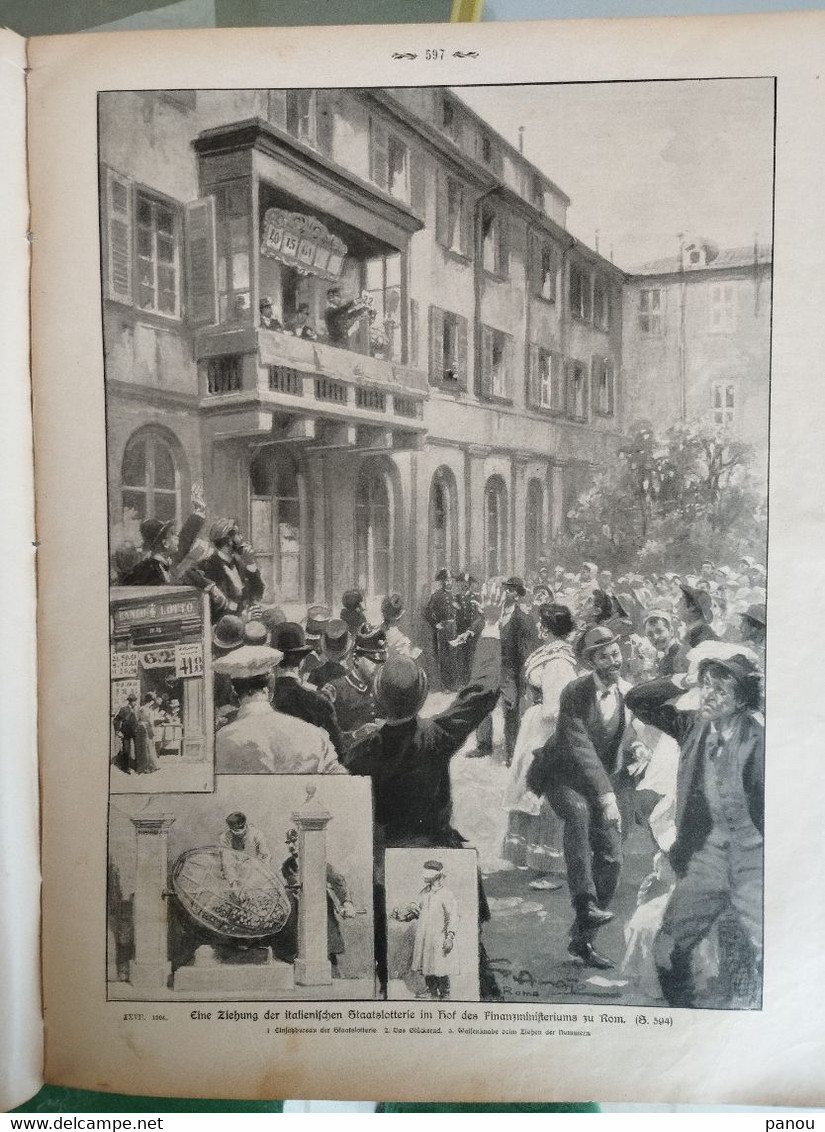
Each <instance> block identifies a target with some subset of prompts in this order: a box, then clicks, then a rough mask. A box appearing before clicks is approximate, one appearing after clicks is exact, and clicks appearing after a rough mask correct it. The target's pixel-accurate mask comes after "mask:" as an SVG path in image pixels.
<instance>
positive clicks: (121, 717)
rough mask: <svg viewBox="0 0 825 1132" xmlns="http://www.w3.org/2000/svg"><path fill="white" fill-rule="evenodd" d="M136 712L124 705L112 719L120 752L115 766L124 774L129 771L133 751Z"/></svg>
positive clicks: (136, 720) (136, 719)
mask: <svg viewBox="0 0 825 1132" xmlns="http://www.w3.org/2000/svg"><path fill="white" fill-rule="evenodd" d="M137 725H138V717H137V712H136V711H135V709H134V708H133V707H132V706H131V705H130V704H124V705H123V707H120V708H118V709H117V712H116V713H115V718H114V728H115V734H116V735H118V736H119V737H120V750H119V751H118V753H117V756H116V757H115V760H114V761H115V766H117V767H119V768H120V769H121V770H122V771H125V773H126V774H128V773H129V770H130V769H131V765H132V760H133V758H134V750H135V735H136V733H137Z"/></svg>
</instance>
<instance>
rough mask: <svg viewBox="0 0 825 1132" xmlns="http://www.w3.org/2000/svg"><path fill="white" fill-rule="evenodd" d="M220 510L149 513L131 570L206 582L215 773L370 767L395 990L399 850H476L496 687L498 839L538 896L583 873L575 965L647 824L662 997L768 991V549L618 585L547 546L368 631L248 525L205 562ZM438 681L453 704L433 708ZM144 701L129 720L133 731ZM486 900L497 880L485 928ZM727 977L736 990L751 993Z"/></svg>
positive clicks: (231, 524)
mask: <svg viewBox="0 0 825 1132" xmlns="http://www.w3.org/2000/svg"><path fill="white" fill-rule="evenodd" d="M204 526H205V508H204V507H203V506H202V505H197V506H195V508H194V509H193V515H192V516H190V518H189V519H188V520H187V523H186V524H184V529H183V530H182V531H181V534H180V536H178V535H177V534H176V532H175V531H174V529H173V526H172V525H171V524H168V523H167V524H161V523H159V522H158V521H156V520H145V521H144V523H143V524H142V525H141V535H142V542H143V546H142V549H141V551H140V552H139V553H138V552H137V551H136V552H135V554H136V555H137V557H135V556H134V555H127V554H126V553H124V552H123V551H122V548H121V553H120V554H119V555H118V554H116V563H117V568H118V579H119V580H120V581H121V582H122V583H123V584H126V585H145V584H153V585H159V584H160V585H162V584H169V583H174V582H179V583H180V582H186V583H188V584H192V585H196V586H198V587H199V588H200V589H202V590H204V591H205V592H206V593H208V595H209V600H210V607H211V611H212V625H213V627H212V643H213V666H212V667H213V672H214V702H215V713H216V726H217V733H216V739H215V754H216V770H217V772H218V773H224V774H265V773H333V774H358V775H366V776H368V777H369V778H370V779H371V780H372V785H373V794H374V806H375V874H374V875H375V913H376V915H375V921H376V962H377V972H378V980H379V985H380V987H381V989H382V991H383V992H384V993H385V992H386V980H387V970H386V929H385V925H384V918H385V915H386V906H385V892H384V876H383V853H384V850H385V849H387V848H398V847H428V848H433V849H438V848H460V847H464V846H466V844H467V841H466V840H465V838H464V837H463V836H462V834H461V833H460V832H459V831H458V830H456V829H455V828H454V826H453V798H452V783H451V776H450V762H451V759H452V758H453V756H455V755H456V754H457V753H458V752H459V750H461V749H462V748H464V747H465V745H466V744H467V741H468V740H470V739H471V737H472V736H475V740H474V742H473V744H472V746H471V749H470V750H469V751H468V752H467V755H468V757H473V758H485V757H488V758H489V757H493V755H494V742H493V738H494V734H495V732H494V728H493V723H492V713H493V710H494V708H496V705H497V704H499V703H500V707H501V713H502V715H503V734H504V741H503V748H502V754H501V758H502V761H503V762H504V763H505V765H506V768H507V771H506V783H505V787H504V792H503V799H502V805H503V808H504V810H505V811H506V829H505V830H504V833H503V843H502V850H501V854H502V857H503V858H504V859H505V860H506V861H509V862H510V863H511V865H512V866H515V867H516V868H519V869H524V870H526V873H527V876H528V878H529V879H527V880H526V883H527V884H529V886H530V887H531V888H533V889H536V890H546V891H552V890H554V889H557V888H561V887H562V886H563V884H564V883H565V882H566V885H567V887H568V890H569V893H570V896H571V901H572V923H571V927H570V932H569V939H568V945H567V956H566V960H568V961H570V962H572V963H575V964H576V965H579V966H581V967H584V968H593V969H596V970H606V969H609V968H612V967H613V966H614V965H618V960H617V957H611V956H607V955H605V954H604V953H603V952H602V951H601V950H600V949H599V947H598V946H597V937H598V933H599V931H600V930H601V928H603V927H604V925H605V924H607V923H609V922H610V921H611V920H612V919H613V917H614V912H613V911H612V910H611V905H612V903H613V900H614V897H615V894H616V892H617V889H618V886H619V883H620V880H621V879H622V876H623V858H624V848H625V845H626V842H627V840H628V838H629V837H630V836H631V835H633V834H634V833H635V832H636V831H638V830H642V831H643V833H644V835H645V836H647V837H648V838H649V847H650V874H649V876H648V877H646V879H645V881H644V882H643V884H642V885H641V888H640V891H639V897H638V908H637V909H636V912H635V913H634V914H633V915H632V916H631V917H630V919H629V922H628V923H627V924H626V925H625V938H626V942H627V951H626V955H625V957H624V962H623V966H624V970H625V973H626V974H628V975H632V976H633V977H634V978H635V979H636V980H637V981H638V982H639V983H640V984H641V985H643V986H647V987H649V988H650V993H651V994H654V995H655V996H657V997H663V998H664V999H665V1001H667V1002H668V1003H671V1004H674V1005H678V1004H681V1005H693V1004H695V1003H696V1001H697V990H696V979H697V977H703V978H704V979H705V981H707V980H708V979H709V978H710V977H711V976H712V975H713V974H717V975H719V976H720V977H721V976H722V975H724V974H725V972H727V974H728V975H729V976H730V978H729V979H728V983H729V984H730V983H731V979H733V981H734V982H736V980H737V979H738V982H736V985H737V986H738V987H740V989H741V987H743V986H745V987H747V988H750V989H748V990H747V993H746V994H745V993H744V992H743V994H744V997H747V996H748V995H750V999H751V1001H752V1000H753V996H754V994H755V993H756V992H755V991H754V990H753V988H754V987H758V985H759V975H758V970H759V963H760V956H761V894H762V871H761V870H762V832H761V831H762V825H761V804H762V803H761V791H762V781H763V762H764V749H763V722H762V717H761V714H760V711H761V694H762V693H761V682H762V674H763V670H764V656H765V569H764V567H763V566H762V565H761V564H760V563H758V562H756V561H755V560H754V559H753V558H752V557H750V556H743V557H742V558H741V560H740V561H738V562H736V563H733V564H725V565H719V564H716V563H713V562H711V561H706V562H702V563H697V569H696V572H695V573H692V574H690V575H678V574H676V573H664V574H647V575H645V574H641V573H626V574H622V575H620V576H618V577H615V578H614V577H613V575H612V574H611V572H610V571H609V570H606V569H599V567H598V566H597V565H596V564H594V563H584V564H583V565H582V567H581V569H580V570H579V571H578V572H571V571H569V570H565V569H564V568H563V567H561V566H556V567H555V568H551V566H550V564H549V563H545V562H542V563H540V564H538V565H537V568H536V569H535V570H534V572H533V574H532V575H531V576H530V577H529V578H528V579H527V580H526V581H525V579H523V578H521V577H516V576H512V577H508V578H499V579H485V580H484V581H483V582H481V581H479V580H477V579H475V578H474V577H473V576H472V575H471V574H470V573H469V572H467V571H462V572H459V573H456V574H452V573H451V572H450V571H448V570H447V569H446V568H443V569H441V570H439V571H438V573H437V574H436V577H435V579H434V588H433V592H432V594H431V596H430V597H429V599H428V600H427V601H426V603H425V604H424V606H423V608H422V609H421V610H420V613H419V615H418V616H420V621H418V617H416V616H411V615H410V614H409V613H408V611H407V609H406V602H405V599H404V595H402V594H399V593H390V594H387V595H385V597H384V598H383V600H382V603H381V621H380V623H375V624H373V623H371V622H370V621H369V620H368V617H367V613H366V609H365V598H364V594H363V593H362V592H361V591H360V590H358V589H357V588H355V587H353V588H351V589H349V590H346V591H345V592H343V593H342V595H341V605H340V610H339V612H338V615H337V616H336V615H335V611H334V610H333V608H332V607H330V606H327V605H320V604H315V605H311V606H310V607H309V608H308V609H307V611H306V616H305V618H304V619H303V620H302V622H301V623H299V622H296V621H290V620H287V618H286V617H285V615H284V613H283V611H282V610H281V609H280V608H279V607H278V606H277V605H275V604H267V603H266V602H265V600H264V599H265V597H266V596H267V595H265V591H264V585H263V581H262V579H261V576H260V573H259V571H258V569H257V566H256V563H255V556H254V552H253V550H252V548H251V547H250V546H249V545H248V543H246V541H245V540H244V539H243V537H242V535H241V533H240V530H239V526H238V524H237V523H236V522H235V521H234V520H232V519H219V520H216V521H215V522H213V523H212V524H211V527H210V528H209V546H208V548H206V549H205V550H204V548H203V546H202V545H201V550H200V554H199V555H198V554H196V553H195V552H194V548H195V545H196V543H197V542H198V540H199V536H200V534H201V533H202V531H203V529H204ZM416 624H419V625H420V626H421V629H420V631H421V632H422V633H424V635H423V637H422V638H421V644H419V643H417V642H416V641H415V640H414V639H411V638H410V636H409V635H408V634H407V632H405V628H406V629H409V627H410V626H412V629H411V631H412V633H413V637H415V636H416V635H417V630H416ZM422 646H423V647H422ZM431 690H437V691H440V692H444V693H448V694H449V695H450V696H451V697H452V698H451V699H449V700H448V702H447V703H446V706H445V707H444V709H443V710H442V711H440V712H439V713H438V714H436V715H430V716H429V717H425V716H424V715H422V710H423V709H424V707H425V704H426V702H427V699H428V695H429V693H430V691H431ZM453 693H454V695H453ZM130 710H131V711H132V713H133V714H135V713H134V709H133V707H131V708H130ZM119 714H120V713H119ZM127 716H128V712H126V713H125V714H124V715H123V716H122V717H121V719H120V720H117V719H116V727H117V726H120V727H121V729H122V728H123V727H124V726H126V727H128V726H130V724H129V722H128V719H127ZM489 915H490V913H489V908H488V905H487V901H486V899H485V894H484V886H483V884H482V881H481V878H480V877H479V916H480V920H481V922H482V923H484V922H485V921H486V920H487V919H489ZM731 955H733V956H734V958H733V959H731ZM480 957H481V958H480V985H481V993H482V996H483V997H486V998H492V997H496V995H497V994H498V988H497V986H496V982H495V979H494V977H493V975H492V973H491V970H490V967H489V964H488V963H487V960H486V955H485V952H484V947H483V945H481V944H480ZM745 968H747V970H746V971H745V973H744V974H743V970H744V969H745ZM731 972H733V974H732V975H731ZM734 976H735V978H734ZM726 993H728V1002H729V1003H730V1002H733V1001H734V1000H736V999H737V993H734V991H731V990H730V989H729V992H726ZM739 997H742V996H741V995H740V996H739Z"/></svg>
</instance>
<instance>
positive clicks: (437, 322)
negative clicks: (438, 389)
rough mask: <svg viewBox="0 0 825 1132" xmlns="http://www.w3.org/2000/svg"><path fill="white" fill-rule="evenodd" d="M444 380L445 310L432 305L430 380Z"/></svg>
mask: <svg viewBox="0 0 825 1132" xmlns="http://www.w3.org/2000/svg"><path fill="white" fill-rule="evenodd" d="M443 380H444V311H443V310H441V308H440V307H434V306H430V382H431V384H433V385H440V384H441V382H442V381H443Z"/></svg>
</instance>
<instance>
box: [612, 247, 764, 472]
mask: <svg viewBox="0 0 825 1132" xmlns="http://www.w3.org/2000/svg"><path fill="white" fill-rule="evenodd" d="M771 261H772V255H771V248H770V246H769V245H768V246H764V245H759V244H753V245H751V246H750V247H745V248H725V249H721V250H720V249H719V248H718V247H717V246H716V245H714V244H712V243H711V242H710V241H708V240H694V241H692V242H689V243H686V244H684V245H683V246H682V248H681V249H680V253H679V255H677V256H675V257H671V258H669V259H662V260H658V261H656V262H655V263H649V264H646V265H645V266H644V267H642V268H640V269H639V271H638V272H636V273H635V274H634V275H632V276H630V277H629V278H628V280H627V283H626V285H625V293H624V332H623V336H622V350H623V366H624V371H623V382H624V397H625V422H626V423H627V424H628V425H631V424H632V422H633V421H634V420H641V419H645V420H649V421H654V422H655V423H656V425H657V427H663V426H665V425H670V424H677V423H679V422H680V421H682V422H685V423H688V422H702V423H704V424H709V425H711V426H714V427H715V426H722V427H724V428H726V429H729V430H730V431H732V432H733V433H734V435H736V436H737V437H738V438H739V439H741V440H744V441H746V442H747V443H749V444H752V445H753V446H754V447H755V448H756V449H757V451H758V454H759V459H760V462H761V464H762V466H763V467H765V466H766V465H765V460H766V456H767V443H768V396H769V379H770V332H771V268H772V262H771Z"/></svg>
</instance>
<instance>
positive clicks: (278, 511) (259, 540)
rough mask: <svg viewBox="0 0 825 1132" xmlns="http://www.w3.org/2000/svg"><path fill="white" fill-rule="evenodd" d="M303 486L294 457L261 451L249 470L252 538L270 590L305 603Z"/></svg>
mask: <svg viewBox="0 0 825 1132" xmlns="http://www.w3.org/2000/svg"><path fill="white" fill-rule="evenodd" d="M301 494H302V484H301V477H300V474H299V472H298V467H297V464H296V463H295V461H294V460H293V459H292V457H291V456H289V455H287V454H286V453H285V452H278V451H276V450H275V449H273V448H261V449H259V450H258V451H257V452H256V453H255V455H254V456H253V458H252V463H251V464H250V467H249V499H250V504H249V505H250V523H249V530H250V538H251V542H252V545H253V546H254V548H255V557H256V559H257V561H258V566H259V568H260V571H261V577H262V578H263V579H264V581H265V582H266V586H267V590H268V591H269V592H270V593H271V592H275V593H277V594H278V597H279V599H280V600H281V601H301V600H302V599H303V596H304V595H303V586H302V563H303V558H302V545H301V544H302V538H301V535H302V532H301Z"/></svg>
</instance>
